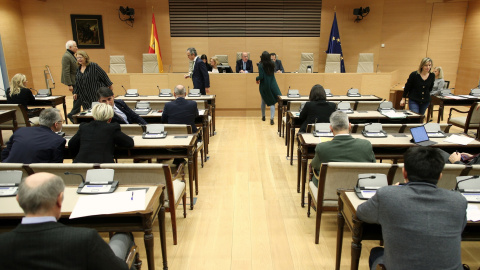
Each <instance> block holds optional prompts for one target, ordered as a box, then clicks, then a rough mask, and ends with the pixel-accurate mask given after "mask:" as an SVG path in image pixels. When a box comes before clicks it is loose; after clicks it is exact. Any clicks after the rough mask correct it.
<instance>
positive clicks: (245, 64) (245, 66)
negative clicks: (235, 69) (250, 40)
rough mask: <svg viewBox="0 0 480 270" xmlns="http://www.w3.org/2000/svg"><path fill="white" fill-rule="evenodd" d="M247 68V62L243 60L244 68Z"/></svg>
mask: <svg viewBox="0 0 480 270" xmlns="http://www.w3.org/2000/svg"><path fill="white" fill-rule="evenodd" d="M246 69H247V63H245V62H243V70H246Z"/></svg>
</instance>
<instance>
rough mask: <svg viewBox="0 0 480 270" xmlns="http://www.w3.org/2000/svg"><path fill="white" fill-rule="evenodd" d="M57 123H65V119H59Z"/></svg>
mask: <svg viewBox="0 0 480 270" xmlns="http://www.w3.org/2000/svg"><path fill="white" fill-rule="evenodd" d="M57 123H62V124H65V120H60V121H57Z"/></svg>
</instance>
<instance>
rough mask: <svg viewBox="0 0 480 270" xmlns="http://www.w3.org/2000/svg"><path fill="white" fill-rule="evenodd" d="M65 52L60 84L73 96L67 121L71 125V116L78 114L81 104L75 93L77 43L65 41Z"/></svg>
mask: <svg viewBox="0 0 480 270" xmlns="http://www.w3.org/2000/svg"><path fill="white" fill-rule="evenodd" d="M65 47H67V51H66V52H65V53H64V54H63V56H62V79H61V82H62V83H63V84H65V85H66V86H68V90H69V91H70V92H72V94H73V108H72V110H71V111H70V113H69V114H68V119H70V121H71V122H72V123H73V115H74V114H77V113H79V112H80V109H81V106H82V103H81V102H80V99H79V98H78V94H77V93H76V91H75V76H76V75H77V70H78V66H77V58H75V54H76V53H77V50H78V48H77V43H76V42H75V41H73V40H69V41H67V44H65Z"/></svg>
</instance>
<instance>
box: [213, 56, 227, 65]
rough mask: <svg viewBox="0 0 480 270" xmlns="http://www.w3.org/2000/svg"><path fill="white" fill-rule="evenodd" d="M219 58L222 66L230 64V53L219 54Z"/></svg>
mask: <svg viewBox="0 0 480 270" xmlns="http://www.w3.org/2000/svg"><path fill="white" fill-rule="evenodd" d="M215 56H216V57H217V59H218V63H219V65H221V66H228V65H229V64H228V55H225V54H219V55H215Z"/></svg>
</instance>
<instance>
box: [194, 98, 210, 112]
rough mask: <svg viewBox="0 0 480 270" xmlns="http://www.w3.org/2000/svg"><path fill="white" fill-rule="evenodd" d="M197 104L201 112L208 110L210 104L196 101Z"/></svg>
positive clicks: (204, 101)
mask: <svg viewBox="0 0 480 270" xmlns="http://www.w3.org/2000/svg"><path fill="white" fill-rule="evenodd" d="M195 101H196V102H197V108H198V109H199V110H205V109H207V108H208V103H207V101H206V100H195Z"/></svg>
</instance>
